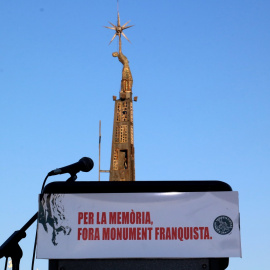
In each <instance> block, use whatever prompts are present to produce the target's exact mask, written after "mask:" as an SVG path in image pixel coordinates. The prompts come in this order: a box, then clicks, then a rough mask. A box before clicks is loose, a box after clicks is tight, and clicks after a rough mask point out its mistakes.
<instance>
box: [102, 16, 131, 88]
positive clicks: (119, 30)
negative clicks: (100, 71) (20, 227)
mask: <svg viewBox="0 0 270 270" xmlns="http://www.w3.org/2000/svg"><path fill="white" fill-rule="evenodd" d="M109 23H110V24H111V25H112V26H113V27H109V26H105V27H106V28H108V29H112V30H115V34H114V36H113V38H112V39H111V41H110V43H109V44H111V42H112V41H113V40H114V38H115V37H116V36H118V37H119V52H114V53H113V54H112V55H113V57H118V60H119V61H120V62H121V63H122V64H123V69H122V81H121V92H131V91H132V84H133V79H132V74H131V71H130V67H129V62H128V59H127V57H126V56H125V55H124V54H123V53H122V42H121V35H123V36H124V37H125V38H126V39H127V40H128V41H129V39H128V38H127V36H126V35H125V34H124V32H123V30H125V29H127V28H130V27H132V26H133V25H131V26H126V25H127V24H128V23H129V22H127V23H125V24H124V25H123V26H121V24H120V16H119V12H118V13H117V25H114V24H112V23H111V22H109ZM129 42H130V41H129Z"/></svg>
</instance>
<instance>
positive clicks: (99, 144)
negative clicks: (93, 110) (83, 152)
mask: <svg viewBox="0 0 270 270" xmlns="http://www.w3.org/2000/svg"><path fill="white" fill-rule="evenodd" d="M100 147H101V120H99V142H98V148H99V155H98V181H99V182H100Z"/></svg>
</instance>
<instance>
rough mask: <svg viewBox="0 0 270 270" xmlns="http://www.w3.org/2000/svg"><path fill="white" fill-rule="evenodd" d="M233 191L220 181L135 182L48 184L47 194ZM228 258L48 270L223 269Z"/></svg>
mask: <svg viewBox="0 0 270 270" xmlns="http://www.w3.org/2000/svg"><path fill="white" fill-rule="evenodd" d="M216 191H232V189H231V187H230V186H229V185H228V184H226V183H224V182H221V181H136V182H73V183H68V182H53V183H50V184H48V185H47V186H46V187H45V189H44V193H46V194H57V193H59V194H73V193H95V194H99V193H163V192H166V193H168V192H216ZM228 264H229V258H191V259H188V258H185V259H174V258H173V259H166V258H165V259H160V258H149V259H148V258H147V259H145V258H136V259H134V258H131V259H127V258H125V259H119V258H117V259H50V260H49V270H75V269H80V270H88V269H92V270H101V269H117V270H122V269H123V270H124V269H125V270H126V269H129V270H133V269H134V270H135V269H140V270H144V269H145V270H149V269H155V270H161V269H167V270H174V269H177V270H181V269H182V270H184V269H188V270H197V269H198V270H199V269H200V270H201V269H205V270H207V269H209V270H224V269H226V268H227V266H228Z"/></svg>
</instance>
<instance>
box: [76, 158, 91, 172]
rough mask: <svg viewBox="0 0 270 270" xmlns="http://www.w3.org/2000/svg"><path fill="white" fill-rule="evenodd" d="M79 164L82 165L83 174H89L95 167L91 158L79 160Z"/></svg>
mask: <svg viewBox="0 0 270 270" xmlns="http://www.w3.org/2000/svg"><path fill="white" fill-rule="evenodd" d="M79 162H80V163H81V165H82V166H81V168H80V169H81V171H82V172H89V171H91V170H92V169H93V167H94V161H93V160H92V159H91V158H89V157H83V158H81V159H80V160H79Z"/></svg>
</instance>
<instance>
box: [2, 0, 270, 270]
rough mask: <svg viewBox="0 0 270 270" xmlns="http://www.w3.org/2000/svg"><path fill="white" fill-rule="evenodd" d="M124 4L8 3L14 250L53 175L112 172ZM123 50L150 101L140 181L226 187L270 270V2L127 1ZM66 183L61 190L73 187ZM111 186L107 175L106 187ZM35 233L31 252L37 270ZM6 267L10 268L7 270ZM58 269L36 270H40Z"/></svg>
mask: <svg viewBox="0 0 270 270" xmlns="http://www.w3.org/2000/svg"><path fill="white" fill-rule="evenodd" d="M116 3H117V2H116V0H110V1H109V0H102V1H89V0H76V1H72V0H70V1H64V0H57V1H56V0H46V1H41V0H27V1H25V0H17V1H4V0H2V1H1V2H0V10H1V16H0V89H1V98H0V123H1V136H0V163H1V170H0V179H1V182H0V199H1V206H0V213H1V216H2V218H1V221H2V222H1V233H0V242H1V243H2V242H3V241H4V240H6V238H7V237H8V236H9V235H10V234H11V233H13V232H14V231H15V230H17V229H19V228H21V226H22V225H24V223H25V222H26V221H27V220H28V219H29V218H30V217H31V216H32V215H33V214H34V213H35V211H37V196H38V193H39V192H40V189H41V185H42V182H43V179H44V177H45V176H46V174H47V173H48V172H49V171H51V170H52V169H55V168H57V167H62V166H65V165H68V164H71V163H74V162H76V161H78V160H79V159H80V158H81V157H83V156H89V157H91V158H92V159H93V160H94V161H95V163H96V166H95V168H94V169H93V170H92V171H91V172H89V173H80V174H78V178H79V180H82V181H84V180H85V181H87V180H89V181H97V179H98V125H99V120H102V156H101V167H102V169H109V165H110V150H111V137H112V124H113V109H114V102H113V100H112V96H113V95H118V92H119V88H120V80H121V69H122V66H121V64H120V63H119V62H118V60H117V59H115V58H113V57H112V56H111V53H112V52H114V51H116V50H117V42H116V41H114V42H113V43H112V44H111V45H110V46H108V43H109V41H110V39H111V38H112V36H113V31H111V30H108V29H105V28H103V27H102V26H104V25H108V21H111V22H113V23H116V15H117V13H116V12H117V4H116ZM119 6H120V16H121V22H122V23H125V22H126V21H128V20H131V23H130V24H135V26H134V27H133V28H130V29H128V30H126V32H125V33H126V35H127V36H128V38H129V39H130V40H131V42H132V44H129V43H128V42H126V41H125V40H124V41H123V52H124V53H125V55H126V56H127V57H128V59H129V61H130V66H131V70H132V74H133V79H134V84H133V93H134V95H135V96H136V95H137V96H138V102H137V103H135V104H134V122H135V128H134V136H135V150H136V152H135V162H136V178H137V180H222V181H225V182H227V183H229V184H230V185H231V186H232V188H233V190H236V191H239V194H240V212H241V238H242V251H243V258H242V259H239V258H234V259H231V260H230V266H229V267H228V269H230V270H234V269H238V270H240V269H245V270H249V269H262V270H264V269H268V268H269V263H268V261H269V259H268V256H269V242H270V236H269V233H268V224H269V223H270V217H269V210H268V208H269V205H270V200H269V196H268V193H269V186H270V184H269V183H270V182H269V152H270V151H269V150H270V147H269V138H270V127H269V115H270V106H269V100H270V94H269V90H270V53H269V48H270V31H269V26H270V16H269V10H270V2H269V1H266V0H264V1H262V0H252V1H251V0H245V1H244V0H242V1H240V0H226V1H225V0H220V1H217V0H185V1H179V0H169V1H160V0H147V1H142V0H125V1H124V0H120V3H119ZM66 178H67V175H63V176H55V177H53V178H50V181H61V180H63V181H64V180H65V179H66ZM102 180H103V181H107V180H108V175H106V174H105V175H102ZM33 241H34V226H33V227H32V228H31V229H29V230H28V231H27V238H26V239H23V240H22V241H21V242H20V243H21V247H22V248H23V251H24V257H23V259H22V262H21V266H22V269H29V268H30V265H31V252H32V247H33ZM2 267H4V260H3V259H2V260H1V261H0V268H2ZM36 268H38V269H39V270H44V269H47V261H46V260H37V261H36V264H35V269H36Z"/></svg>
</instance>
